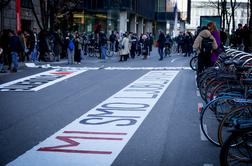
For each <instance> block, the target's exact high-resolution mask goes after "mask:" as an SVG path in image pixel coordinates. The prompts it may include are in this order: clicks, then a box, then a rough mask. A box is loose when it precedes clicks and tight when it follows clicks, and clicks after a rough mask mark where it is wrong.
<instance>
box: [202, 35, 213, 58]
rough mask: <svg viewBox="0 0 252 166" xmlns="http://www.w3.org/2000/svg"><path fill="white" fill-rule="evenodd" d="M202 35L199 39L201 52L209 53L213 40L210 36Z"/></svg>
mask: <svg viewBox="0 0 252 166" xmlns="http://www.w3.org/2000/svg"><path fill="white" fill-rule="evenodd" d="M201 37H202V41H201V50H200V51H201V53H203V54H211V52H212V49H213V46H212V44H213V40H212V39H210V37H203V36H201Z"/></svg>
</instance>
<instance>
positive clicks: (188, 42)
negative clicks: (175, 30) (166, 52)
mask: <svg viewBox="0 0 252 166" xmlns="http://www.w3.org/2000/svg"><path fill="white" fill-rule="evenodd" d="M184 40H185V44H184V45H185V46H184V47H185V55H184V56H185V57H186V56H188V57H190V55H191V53H192V52H193V48H192V45H193V36H192V34H191V32H186V34H185V39H184Z"/></svg>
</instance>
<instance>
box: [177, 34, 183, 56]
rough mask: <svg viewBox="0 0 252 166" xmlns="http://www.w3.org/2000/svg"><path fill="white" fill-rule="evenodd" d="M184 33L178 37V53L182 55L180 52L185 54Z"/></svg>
mask: <svg viewBox="0 0 252 166" xmlns="http://www.w3.org/2000/svg"><path fill="white" fill-rule="evenodd" d="M184 37H185V36H184V33H183V32H179V35H178V36H177V44H178V47H177V52H178V53H180V51H181V52H182V53H184Z"/></svg>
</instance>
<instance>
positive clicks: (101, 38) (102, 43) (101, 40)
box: [99, 31, 108, 60]
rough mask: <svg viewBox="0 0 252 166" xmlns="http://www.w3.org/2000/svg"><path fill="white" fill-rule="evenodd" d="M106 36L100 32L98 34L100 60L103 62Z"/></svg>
mask: <svg viewBox="0 0 252 166" xmlns="http://www.w3.org/2000/svg"><path fill="white" fill-rule="evenodd" d="M107 41H108V39H107V36H106V34H105V33H104V32H103V31H101V32H100V33H99V46H100V50H101V59H103V60H105V59H106V52H107Z"/></svg>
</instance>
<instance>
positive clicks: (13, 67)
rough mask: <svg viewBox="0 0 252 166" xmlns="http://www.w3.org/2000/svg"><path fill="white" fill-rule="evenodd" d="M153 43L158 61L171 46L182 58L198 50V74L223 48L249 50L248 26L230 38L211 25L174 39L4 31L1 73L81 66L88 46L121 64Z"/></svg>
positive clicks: (114, 33)
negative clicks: (207, 51) (51, 64)
mask: <svg viewBox="0 0 252 166" xmlns="http://www.w3.org/2000/svg"><path fill="white" fill-rule="evenodd" d="M208 37H211V40H212V41H213V42H212V43H213V45H212V51H211V56H210V55H209V56H208V57H209V58H208V60H206V58H203V59H201V57H202V56H200V55H201V54H202V51H200V50H201V48H200V47H201V42H202V39H203V38H208ZM154 39H156V42H155V40H154ZM227 42H228V43H227ZM154 44H155V46H156V47H157V49H158V54H159V60H160V61H161V60H163V58H164V56H167V52H168V53H169V54H170V53H171V49H172V47H176V52H177V53H181V54H182V55H184V56H185V57H186V56H190V55H191V54H192V53H193V49H197V50H198V54H199V72H201V71H203V70H204V68H206V67H208V66H211V65H213V64H214V62H215V61H216V60H217V58H218V55H219V54H220V53H221V52H222V51H223V46H224V45H230V46H231V47H235V48H237V49H243V50H244V51H248V47H249V29H248V26H247V25H244V26H242V25H241V24H239V25H238V29H237V30H236V31H234V32H233V33H232V34H231V35H230V36H229V35H228V33H225V32H224V30H220V31H219V30H217V29H216V25H215V23H214V22H210V23H209V24H208V25H207V26H206V27H198V28H197V30H196V31H195V34H194V35H193V34H192V33H191V32H189V31H188V32H180V33H179V34H178V36H176V37H175V38H172V37H171V36H170V35H169V34H166V33H165V32H163V31H162V30H159V34H158V35H157V36H156V38H155V37H154V36H153V34H152V33H144V34H141V35H140V36H138V35H137V34H136V33H132V32H125V33H119V32H117V31H112V32H111V34H109V35H106V34H105V33H104V31H101V30H100V31H99V32H95V33H92V34H86V33H81V34H80V33H78V32H67V33H65V34H63V33H62V32H61V31H60V30H58V31H53V32H50V31H46V30H41V31H40V32H38V30H37V29H36V28H33V30H25V31H22V32H18V33H17V34H16V33H15V32H14V31H12V30H3V31H2V32H1V34H0V72H6V69H4V64H5V65H7V66H8V69H7V70H10V71H12V72H17V69H18V63H19V62H25V61H26V62H27V61H33V62H36V61H59V60H60V59H62V58H67V60H68V64H74V63H75V64H80V63H81V60H82V57H83V55H86V54H88V53H89V52H90V50H89V48H90V46H92V48H97V50H98V54H99V58H100V59H105V58H106V54H107V53H108V50H109V51H110V52H111V51H112V52H117V53H118V54H119V57H120V58H119V61H120V62H122V61H127V60H128V59H129V58H131V59H134V58H135V57H136V56H140V55H141V56H142V58H143V59H144V60H145V59H147V58H148V55H150V53H151V51H152V47H153V45H154ZM216 45H217V46H216Z"/></svg>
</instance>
